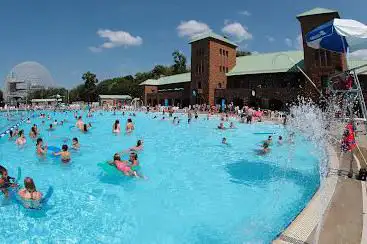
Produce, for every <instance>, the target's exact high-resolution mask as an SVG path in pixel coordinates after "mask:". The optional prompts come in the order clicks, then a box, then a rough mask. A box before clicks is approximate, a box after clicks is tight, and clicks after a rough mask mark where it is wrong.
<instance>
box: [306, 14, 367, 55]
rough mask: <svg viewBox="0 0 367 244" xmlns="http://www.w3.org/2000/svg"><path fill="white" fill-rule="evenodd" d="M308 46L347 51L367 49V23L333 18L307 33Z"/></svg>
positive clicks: (339, 51) (341, 51) (340, 51)
mask: <svg viewBox="0 0 367 244" xmlns="http://www.w3.org/2000/svg"><path fill="white" fill-rule="evenodd" d="M305 39H306V43H307V46H309V47H312V48H315V49H326V50H330V51H333V52H338V53H345V52H347V50H348V49H347V48H349V51H351V52H353V51H357V50H361V49H367V25H364V24H362V23H361V22H358V21H355V20H351V19H333V20H331V21H329V22H326V23H325V24H322V25H320V26H319V27H317V28H315V29H313V30H312V31H310V32H309V33H307V34H306V38H305Z"/></svg>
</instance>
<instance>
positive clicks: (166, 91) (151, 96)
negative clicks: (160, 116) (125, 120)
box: [145, 82, 191, 106]
mask: <svg viewBox="0 0 367 244" xmlns="http://www.w3.org/2000/svg"><path fill="white" fill-rule="evenodd" d="M190 88H191V86H190V82H183V83H174V84H168V85H162V86H157V87H156V88H153V91H155V92H151V93H145V97H146V105H151V106H154V105H158V104H160V105H164V101H165V99H168V105H170V106H172V105H178V104H180V106H182V105H184V106H188V105H189V103H190V97H189V96H190ZM173 89H180V90H176V91H175V90H173Z"/></svg>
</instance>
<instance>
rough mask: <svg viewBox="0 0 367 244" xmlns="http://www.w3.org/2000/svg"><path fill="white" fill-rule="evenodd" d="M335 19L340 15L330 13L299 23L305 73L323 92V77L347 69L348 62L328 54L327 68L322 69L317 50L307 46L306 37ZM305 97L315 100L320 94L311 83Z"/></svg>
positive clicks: (303, 18)
mask: <svg viewBox="0 0 367 244" xmlns="http://www.w3.org/2000/svg"><path fill="white" fill-rule="evenodd" d="M334 18H339V14H338V13H328V14H320V15H312V16H304V17H300V18H299V21H300V24H301V31H302V37H303V50H304V61H305V71H306V73H307V75H308V76H309V77H310V78H311V80H312V81H313V82H314V83H315V84H316V86H317V87H318V89H319V90H322V81H321V76H329V75H330V74H332V73H334V72H335V68H337V67H340V68H342V69H346V61H345V57H344V55H341V54H337V53H333V52H328V55H329V56H330V58H329V62H328V64H327V65H326V66H322V67H320V65H319V62H317V57H318V56H317V54H316V52H317V50H315V49H313V48H310V47H308V46H307V44H306V42H305V35H306V34H307V33H308V32H310V31H311V30H313V29H314V28H316V27H317V26H319V25H321V24H323V23H325V22H327V21H330V20H332V19H334ZM303 93H304V95H306V96H310V97H313V98H316V99H317V98H318V93H317V91H316V90H315V88H314V87H313V86H312V84H310V83H309V82H306V86H305V89H304V91H303Z"/></svg>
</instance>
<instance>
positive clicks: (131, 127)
mask: <svg viewBox="0 0 367 244" xmlns="http://www.w3.org/2000/svg"><path fill="white" fill-rule="evenodd" d="M134 129H135V127H134V124H133V121H132V120H131V118H128V119H127V123H126V128H125V130H126V133H131V132H132V131H133V130H134Z"/></svg>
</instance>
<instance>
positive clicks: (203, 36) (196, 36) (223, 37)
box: [189, 31, 238, 47]
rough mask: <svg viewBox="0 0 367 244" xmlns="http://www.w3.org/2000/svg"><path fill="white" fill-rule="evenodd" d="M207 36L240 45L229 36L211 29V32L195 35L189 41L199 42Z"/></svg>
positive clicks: (235, 45) (232, 44)
mask: <svg viewBox="0 0 367 244" xmlns="http://www.w3.org/2000/svg"><path fill="white" fill-rule="evenodd" d="M206 38H213V39H216V40H219V41H222V42H225V43H227V44H229V45H231V46H234V47H237V46H238V45H237V44H236V43H234V42H232V41H231V40H229V39H228V38H227V37H225V36H221V35H219V34H217V33H215V32H212V31H209V32H205V33H202V34H199V35H195V36H193V37H192V38H191V40H190V41H189V43H190V44H191V43H193V42H197V41H200V40H203V39H206Z"/></svg>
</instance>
